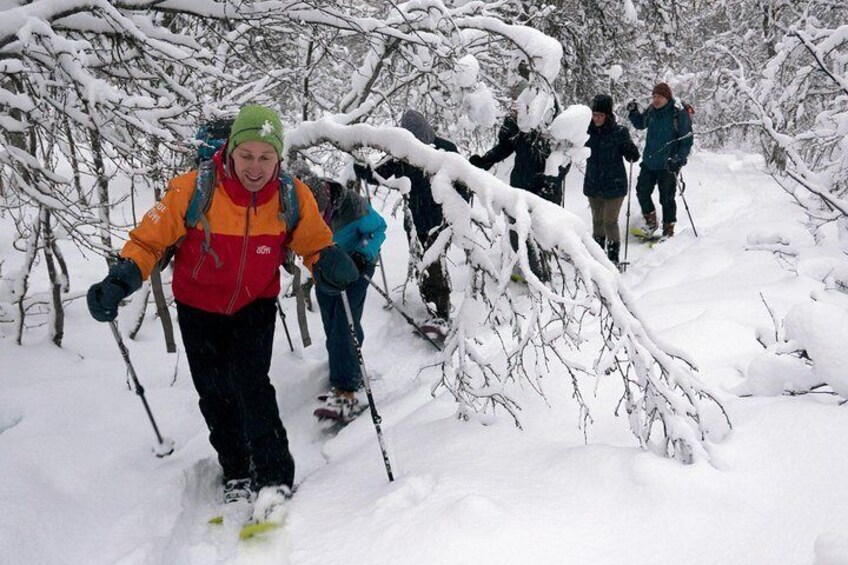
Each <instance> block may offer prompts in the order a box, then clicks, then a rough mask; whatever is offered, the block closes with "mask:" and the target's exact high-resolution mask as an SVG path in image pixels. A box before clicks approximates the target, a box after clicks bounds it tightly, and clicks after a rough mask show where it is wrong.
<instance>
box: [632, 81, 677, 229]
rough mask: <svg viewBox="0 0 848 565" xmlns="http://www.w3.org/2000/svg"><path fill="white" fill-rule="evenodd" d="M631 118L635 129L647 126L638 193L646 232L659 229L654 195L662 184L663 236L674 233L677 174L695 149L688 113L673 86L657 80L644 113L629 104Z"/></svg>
mask: <svg viewBox="0 0 848 565" xmlns="http://www.w3.org/2000/svg"><path fill="white" fill-rule="evenodd" d="M627 112H628V118H629V119H630V123H631V124H633V127H635V128H636V129H647V130H648V133H647V136H646V138H645V149H644V150H643V151H642V164H641V166H640V171H639V179H638V180H637V181H636V196H637V198H638V199H639V206H640V208H641V209H642V216H643V218H644V227H643V229H644V231H645V232H646V233H647V234H648V235H649V236H652V235H653V233H654V232H656V231H657V229H658V227H659V225H658V223H657V211H656V207H655V206H654V202H653V199H652V197H651V195H652V194H653V192H654V186H658V187H659V193H660V206H662V214H663V215H662V223H663V228H662V234H663V237H673V236H674V224H675V222H676V221H677V202H676V201H675V196H676V192H677V174H678V173H679V172H680V169H681V168H683V166H684V165H686V160H687V159H688V157H689V152H690V151H691V150H692V139H693V134H692V121H691V120H690V119H689V112H688V111H687V110H686V108H684V106H683V105H682V104H680V103H679V102H678V101H677V100H676V99H675V98H674V96H673V95H672V92H671V87H669V86H668V84H666V83H664V82H660V83H657V85H656V86H654V89H653V91H652V92H651V105H650V106H648V107H647V108H646V109H645V111H644V112H640V111H639V106H638V105H637V104H636V101H635V100H633V101H631V102H630V103H628V104H627Z"/></svg>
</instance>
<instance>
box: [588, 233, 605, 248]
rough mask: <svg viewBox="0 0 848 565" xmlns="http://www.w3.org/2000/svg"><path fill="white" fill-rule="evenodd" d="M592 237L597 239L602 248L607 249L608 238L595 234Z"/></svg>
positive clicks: (596, 241)
mask: <svg viewBox="0 0 848 565" xmlns="http://www.w3.org/2000/svg"><path fill="white" fill-rule="evenodd" d="M592 239H594V240H595V243H597V244H598V245H600V246H601V249H606V243H607V238H605V237H604V236H602V235H593V236H592Z"/></svg>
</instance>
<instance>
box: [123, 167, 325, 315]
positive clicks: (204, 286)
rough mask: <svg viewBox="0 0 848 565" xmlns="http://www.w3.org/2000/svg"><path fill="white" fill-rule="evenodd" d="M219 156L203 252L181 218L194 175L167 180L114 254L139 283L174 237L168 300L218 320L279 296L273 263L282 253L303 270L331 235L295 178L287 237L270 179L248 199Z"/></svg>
mask: <svg viewBox="0 0 848 565" xmlns="http://www.w3.org/2000/svg"><path fill="white" fill-rule="evenodd" d="M222 154H223V151H219V152H218V153H217V154H216V155H215V157H214V160H215V162H216V163H217V175H216V179H217V180H216V186H215V191H214V196H213V197H212V203H211V206H210V208H209V210H208V211H207V212H206V214H205V215H206V219H207V220H208V222H209V231H210V236H211V239H210V243H211V245H210V246H209V249H206V248H205V246H204V240H205V232H204V229H203V226H202V225H201V224H200V223H199V224H198V225H197V226H196V227H194V228H190V227H189V228H187V227H186V225H185V215H186V211H187V210H188V206H189V202H190V201H191V197H192V194H193V193H194V187H195V179H196V177H197V171H190V172H188V173H186V174H184V175H180V176H178V177H176V178H174V179H172V180H171V181H170V182H169V183H168V192H167V193H166V194H165V196H164V197H163V198H162V200H161V201H160V202H158V203H157V204H156V205H155V206H153V208H151V209H150V210H149V211H148V212H147V214H145V216H144V218H143V219H142V221H141V223H140V224H139V226H138V227H137V228H135V229H134V230H132V231H131V232H130V234H129V241H127V243H126V244H125V245H124V248H123V250H122V251H121V256H122V257H125V258H127V259H132V260H133V261H134V262H135V264H136V265H138V268H139V269H140V270H141V275H142V277H143V278H144V279H147V277H149V276H150V272H151V271H152V270H153V267H154V266H155V264H156V262H157V261H158V260H159V259H160V258H161V257H162V254H163V253H164V252H165V250H166V249H167V248H168V247H170V246H172V245H174V244H175V243H176V242H177V241H178V240H179V239H180V238H181V237H183V236H185V238H184V239H183V240H182V242H181V243H180V245H179V247H178V249H177V252H176V254H175V256H174V277H173V282H172V286H173V291H174V298H175V299H176V300H177V301H178V302H181V303H183V304H187V305H188V306H193V307H194V308H199V309H200V310H205V311H207V312H215V313H220V314H232V313H233V312H236V311H238V310H239V309H240V308H242V307H244V306H246V305H247V304H249V303H251V302H252V301H254V300H256V299H257V298H274V297H276V296H277V295H278V294H279V292H280V269H279V267H280V265H281V263H282V262H283V261H284V260H285V257H286V249H288V248H291V250H292V251H294V252H295V253H296V254H298V255H300V256H301V257H302V258H303V262H304V264H305V265H306V267H307V268H309V269H310V270H311V269H312V266H313V265H314V264H315V261H317V260H318V256H319V251H320V250H322V249H324V248H325V247H328V246H330V245H332V243H333V234H332V232H331V231H330V228H328V227H327V224H326V223H324V220H323V218H322V217H321V214H320V213H319V212H318V205H317V204H316V203H315V198H314V197H313V196H312V192H311V191H310V190H309V188H308V187H307V186H306V185H305V184H303V183H302V182H301V181H299V180H297V179H295V195H296V196H297V199H298V204H299V218H300V219H299V221H298V223H297V226H296V227H295V229H294V231H293V232H292V233H291V234H288V233H287V226H286V222H285V220H284V219H283V215H282V214H280V206H281V204H280V198H279V194H278V191H279V190H280V182H279V180H278V179H277V177H276V175H275V176H274V178H273V179H272V180H271V181H270V182H269V183H268V184H266V185H265V186H264V187H263V188H262V189H261V190H259V191H258V192H256V193H251V192H249V191H248V190H247V189H245V188H244V186H242V184H241V182H240V181H239V180H238V178H236V177H235V176H234V175H232V176H231V175H230V174H229V173H227V172H226V171H225V168H224V166H223V164H222Z"/></svg>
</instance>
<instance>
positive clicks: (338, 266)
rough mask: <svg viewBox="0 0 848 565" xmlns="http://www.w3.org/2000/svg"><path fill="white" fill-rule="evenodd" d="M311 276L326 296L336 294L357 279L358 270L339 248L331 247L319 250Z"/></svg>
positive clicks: (348, 256) (336, 246)
mask: <svg viewBox="0 0 848 565" xmlns="http://www.w3.org/2000/svg"><path fill="white" fill-rule="evenodd" d="M312 274H313V275H314V277H315V284H317V285H318V287H319V288H320V289H321V290H323V291H324V292H326V293H327V294H338V293H340V292H342V291H344V290H345V289H346V288H347V287H348V286H350V284H351V283H352V282H354V281H355V280H357V279H358V278H359V269H357V268H356V263H354V262H353V259H351V258H350V255H348V254H347V253H345V252H344V251H342V248H341V247H339V246H338V245H331V246H330V247H326V248H324V249H322V250H321V256H320V257H318V261H317V262H316V263H315V266H314V267H313V269H312Z"/></svg>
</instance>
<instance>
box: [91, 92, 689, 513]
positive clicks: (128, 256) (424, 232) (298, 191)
mask: <svg viewBox="0 0 848 565" xmlns="http://www.w3.org/2000/svg"><path fill="white" fill-rule="evenodd" d="M525 87H526V84H522V83H520V84H519V85H518V86H517V88H516V89H514V92H513V94H514V95H513V99H516V98H517V97H518V96H517V94H520V92H521V91H522V90H523V89H524V88H525ZM591 109H592V122H591V124H590V125H589V130H588V133H589V140H588V142H587V143H586V145H587V146H588V147H589V148H590V149H591V156H590V157H589V158H588V161H587V164H586V174H585V180H584V194H585V195H586V196H587V197H588V198H589V203H590V207H591V211H592V235H593V238H594V240H595V241H597V243H598V244H599V245H600V246H601V247H602V249H605V251H606V253H607V255H608V257H609V259H610V260H611V261H612V262H613V263H615V264H617V263H618V262H619V248H620V241H621V235H620V233H619V228H618V215H619V211H620V209H621V206H622V202H623V200H624V197H625V196H626V195H627V192H628V180H627V174H626V171H625V165H624V162H623V161H624V160H627V161H629V162H630V163H633V162H635V161H637V160H638V159H639V157H640V154H639V150H638V149H637V148H636V146H635V145H634V143H633V142H632V140H631V138H630V135H629V133H628V131H627V129H626V128H625V127H623V126H621V125H619V124H617V123H616V119H615V115H614V114H613V101H612V98H611V97H610V96H609V95H606V94H601V95H598V96H595V97H594V99H593V100H592V102H591ZM627 111H628V114H629V119H630V121H631V123H632V124H633V126H634V127H636V128H638V129H647V139H646V145H645V150H644V156H643V158H642V164H641V170H640V173H639V180H638V182H637V187H636V191H637V196H638V200H639V204H640V206H641V210H642V214H643V217H644V222H645V226H644V227H645V229H646V230H648V231H649V233H653V232H655V231H656V230H657V229H658V222H657V215H656V209H655V207H654V204H653V202H652V198H651V195H652V192H653V189H654V186H655V185H658V186H659V193H660V204H661V206H662V233H663V235H664V236H666V237H671V236H673V235H674V223H675V221H676V217H675V213H676V207H675V201H674V197H675V190H676V189H675V183H676V177H677V173H678V171H679V170H680V167H682V166H683V165H685V163H686V159H687V157H688V154H689V151H690V148H691V145H692V135H691V123H690V121H689V117H688V114H687V112H686V111H685V110H683V109H682V107H681V106H680V105H679V104H676V103H675V100H674V98H673V96H672V93H671V89H670V88H669V86H668V85H667V84H666V83H659V84H657V85H656V86H655V87H654V89H653V92H652V102H651V105H650V106H649V107H648V108H647V109H646V110H645V111H643V112H640V111H639V108H638V107H637V105H636V103H635V102H631V103H629V104H628V105H627ZM400 125H401V127H403V128H405V129H407V130H408V131H410V132H411V133H412V134H413V135H414V136H415V137H416V139H418V141H420V142H421V143H423V144H425V145H429V146H432V147H435V148H436V149H441V150H444V151H449V152H457V148H456V146H455V145H454V144H453V143H451V142H449V141H447V140H445V139H442V138H440V137H438V136H437V135H436V133H435V131H434V130H433V128H432V126H431V125H430V124H429V123H428V121H427V120H426V119H425V117H424V116H423V115H421V114H420V113H418V112H416V111H414V110H408V111H406V112H405V113H404V115H403V117H402V118H401V122H400ZM282 151H283V126H282V122H281V119H280V116H279V114H278V113H277V112H276V111H275V110H273V109H271V108H268V107H265V106H258V105H248V106H244V107H243V108H241V110H240V111H239V113H238V115H237V116H236V118H235V120H234V121H233V122H232V125H231V127H230V129H229V134H228V136H227V137H226V139H225V140H224V141H223V142H222V143H221V146H220V148H217V150H216V151H215V152H214V154H213V155H212V156H211V160H210V161H209V162H208V163H209V166H207V167H198V169H195V170H192V171H190V172H188V173H185V174H182V175H179V176H177V177H176V178H174V179H172V180H171V181H170V183H169V186H168V191H167V192H166V193H165V195H164V197H163V198H162V200H161V201H160V202H158V203H157V204H156V205H155V206H154V207H153V208H152V209H151V210H150V211H148V212H147V214H146V215H145V216H144V218H143V220H142V221H141V222H140V224H139V225H138V227H136V228H135V229H133V230H132V231H131V232H130V233H129V239H128V241H127V242H126V244H125V245H124V247H123V249H122V251H121V253H120V257H119V259H118V260H117V261H116V262H114V264H112V266H111V267H110V269H109V273H108V275H107V276H106V277H105V278H104V279H103V280H102V281H101V282H99V283H96V284H94V285H92V287H91V288H90V289H89V292H88V295H87V301H88V307H89V310H90V312H91V315H92V316H93V317H94V318H95V319H96V320H98V321H104V322H106V321H108V322H113V321H114V320H115V318H116V316H117V311H118V306H119V304H120V303H121V301H123V300H124V299H125V298H127V297H128V296H129V295H130V294H132V293H133V292H135V291H136V290H138V289H139V288H140V287H141V285H142V281H143V280H145V279H147V278H148V277H149V276H150V274H151V273H152V271H153V270H154V269H155V268H158V267H157V264H158V263H159V262H160V260H161V259H162V257H163V255H165V254H166V252H167V251H169V250H172V249H174V247H175V246H176V248H175V252H174V261H173V279H172V288H173V296H174V301H175V302H176V306H177V318H178V323H179V326H180V331H181V334H182V339H183V344H184V347H185V352H186V357H187V360H188V364H189V368H190V372H191V377H192V380H193V383H194V386H195V388H196V390H197V393H198V396H199V405H200V411H201V413H202V415H203V417H204V419H205V421H206V424H207V427H208V429H209V440H210V443H211V444H212V447H213V448H214V449H215V451H216V452H217V455H218V461H219V463H220V466H221V469H222V471H223V480H222V484H223V498H224V502H226V503H228V504H229V503H243V502H247V503H253V502H256V507H257V508H259V507H260V505H259V503H258V501H259V500H263V503H262V505H261V508H262V512H264V513H265V516H263V515H257V514H256V513H254V515H253V519H254V520H261V519H263V518H264V517H267V515H268V514H269V513H271V512H272V511H273V509H274V508H276V507H279V506H280V505H283V504H285V501H286V500H287V499H288V498H289V497H291V494H292V490H291V489H292V487H293V484H294V477H295V463H294V459H293V457H292V455H291V453H290V451H289V445H288V439H287V436H286V430H285V428H284V427H283V424H282V421H281V419H280V413H279V409H278V406H277V401H276V396H275V391H274V388H273V386H272V384H271V382H270V378H269V371H270V365H271V358H272V351H273V341H274V329H275V319H276V313H277V312H276V309H277V302H276V301H277V297H278V294H279V293H280V288H281V287H280V272H279V268H280V266H281V264H283V263H284V262H285V260H286V257H287V255H288V252H289V251H291V252H293V253H295V254H296V255H297V256H299V257H300V258H301V259H302V262H303V264H304V266H305V267H306V268H307V269H310V270H311V271H312V275H313V279H314V281H315V289H316V295H317V301H318V304H319V307H320V310H321V319H322V322H323V326H324V330H325V335H326V346H327V352H328V357H329V385H330V390H329V392H328V393H326V394H322V395H321V396H320V397H319V399H318V401H319V407H318V408H316V410H315V414H316V416H318V417H320V418H330V419H335V420H338V421H341V422H345V421H348V420H349V419H350V418H352V417H353V416H355V415H356V414H357V413H358V412H361V411H362V409H363V407H362V406H361V405H360V401H359V400H358V399H357V396H356V392H357V391H358V390H359V389H360V387H361V386H362V378H363V375H362V374H361V370H360V368H361V357H359V358H358V357H357V354H358V352H357V350H356V347H357V343H356V342H354V340H353V339H352V336H351V326H353V330H354V333H355V334H356V337H357V338H358V343H360V344H361V343H362V339H363V337H364V336H363V333H362V327H361V325H360V318H361V316H362V310H363V305H364V302H365V296H366V291H367V289H368V285H369V283H370V278H371V277H372V275H373V274H374V270H375V264H376V263H377V260H378V255H379V252H380V247H381V245H382V244H383V242H384V241H385V238H386V235H385V232H386V222H385V221H384V219H383V218H382V217H381V216H380V214H379V213H378V212H377V211H376V210H374V208H373V207H372V206H371V205H370V203H369V201H368V200H366V199H365V198H363V196H361V195H360V194H358V193H357V192H355V191H354V190H351V189H349V188H346V187H345V186H343V185H342V184H340V183H339V182H336V181H334V180H331V179H325V178H321V177H319V176H317V175H314V174H309V171H305V172H304V173H303V174H301V175H300V178H294V177H291V176H289V175H288V174H287V173H285V172H284V171H281V169H280V162H281V157H282ZM513 153H514V154H515V164H514V166H513V169H512V173H511V175H510V184H511V185H512V186H513V187H516V188H519V189H523V190H527V191H529V192H531V193H533V194H536V195H538V196H540V197H542V198H545V199H547V200H549V201H552V202H555V203H557V204H559V205H562V197H563V194H562V191H563V181H564V176H565V174H566V173H567V168H566V169H561V170H560V171H559V175H558V176H547V175H545V163H546V161H547V159H548V157H549V155H550V153H551V147H550V144H549V143H548V141H547V140H546V138H545V136H544V135H543V134H542V133H541V132H537V131H531V132H526V131H522V130H521V129H520V128H519V127H518V120H517V114H516V109H515V108H513V109H512V111H511V112H510V113H509V115H508V116H507V117H506V119H505V120H504V122H503V124H502V126H501V128H500V131H499V133H498V138H497V144H496V145H495V146H494V147H492V149H491V150H489V151H488V152H486V153H485V154H483V155H473V156H472V157H470V158H469V162H470V163H471V164H472V165H474V166H477V167H481V168H484V169H488V168H490V167H492V166H493V165H494V164H495V163H498V162H500V161H502V160H504V159H506V158H507V157H508V156H510V155H511V154H513ZM354 173H355V176H356V177H357V178H359V179H362V180H364V181H366V182H375V180H379V179H378V178H377V177H380V178H382V179H388V178H391V177H398V178H400V177H406V178H407V179H409V182H410V190H409V193H408V195H407V196H406V197H405V198H407V204H408V209H409V211H410V214H409V216H410V221H406V222H405V228H406V231H407V234H408V236H409V240H410V249H411V251H412V250H413V248H415V249H416V250H417V252H418V253H420V252H422V251H424V250H426V249H427V248H428V247H429V246H430V245H431V244H432V243H433V241H434V239H435V238H436V236H437V235H438V232H439V230H440V228H441V227H442V226H443V223H444V218H443V216H442V210H441V207H440V205H439V204H437V203H436V202H435V201H434V199H433V196H432V192H431V186H430V178H429V176H428V175H427V174H426V173H425V172H424V171H423V170H421V169H419V168H417V167H415V166H412V165H410V164H409V163H406V162H404V161H401V160H398V159H393V158H390V159H388V160H387V161H385V162H384V163H382V164H380V165H379V166H377V167H375V168H374V169H373V170H372V169H371V168H370V167H369V166H367V165H359V164H357V165H355V166H354ZM206 176H210V178H211V179H212V180H211V181H208V180H207V181H206V182H211V184H210V186H211V188H212V196H213V197H212V198H211V201H209V202H208V204H207V207H206V209H205V211H204V213H203V217H202V221H201V222H197V223H196V224H194V225H189V222H187V217H188V215H190V214H191V212H190V208H191V207H193V206H195V202H194V200H193V197H194V194H195V192H196V191H197V190H198V188H197V187H198V186H200V184H201V181H202V180H203V179H204V178H206ZM457 188H458V190H459V191H460V193H461V194H462V195H463V197H464V198H466V199H469V198H470V194H469V192H468V191H467V189H466V188H465V187H463V186H457ZM286 195H287V197H288V198H285V197H284V196H286ZM287 207H295V208H296V210H297V214H296V218H295V217H294V215H292V214H291V213H290V210H287V209H286V208H287ZM511 239H512V245H513V248H517V244H518V241H517V236H516V235H515V234H511ZM530 258H531V262H530V263H531V264H530V266H531V270H532V271H533V273H534V275H536V276H537V277H538V278H539V279H540V280H548V279H549V277H550V273H549V272H548V270H547V265H546V260H545V259H544V256H543V254H541V253H539V252H533V253H531V254H530ZM419 290H420V293H421V296H422V299H423V302H424V303H425V305H426V307H427V309H428V312H429V313H430V315H431V316H432V317H433V319H434V320H436V321H437V323H446V322H447V320H448V319H449V316H450V310H451V306H450V280H449V277H448V272H447V269H446V264H445V260H444V258H443V257H442V258H439V259H437V260H435V261H433V262H432V263H431V264H430V265H428V266H427V267H426V268H425V269H423V272H421V273H420V276H419ZM351 318H352V319H351ZM351 322H352V324H351Z"/></svg>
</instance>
